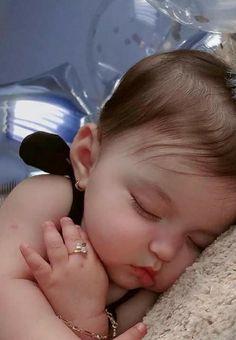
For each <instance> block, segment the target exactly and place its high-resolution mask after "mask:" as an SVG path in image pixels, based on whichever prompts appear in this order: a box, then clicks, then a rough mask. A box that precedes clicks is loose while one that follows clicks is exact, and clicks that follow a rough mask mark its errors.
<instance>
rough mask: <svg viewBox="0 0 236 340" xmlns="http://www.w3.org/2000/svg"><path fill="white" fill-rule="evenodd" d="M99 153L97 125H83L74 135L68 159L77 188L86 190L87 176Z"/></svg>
mask: <svg viewBox="0 0 236 340" xmlns="http://www.w3.org/2000/svg"><path fill="white" fill-rule="evenodd" d="M99 152H100V143H99V138H98V129H97V125H96V124H93V123H89V124H86V125H84V126H83V127H82V128H80V130H79V131H78V133H77V134H76V136H75V138H74V140H73V142H72V144H71V148H70V159H71V163H72V166H73V170H74V175H75V179H76V180H79V186H80V187H81V188H83V189H85V188H86V185H87V181H88V178H89V174H90V171H91V169H92V168H93V166H94V165H95V164H96V161H97V159H98V156H99Z"/></svg>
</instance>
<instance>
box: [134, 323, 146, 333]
mask: <svg viewBox="0 0 236 340" xmlns="http://www.w3.org/2000/svg"><path fill="white" fill-rule="evenodd" d="M136 328H137V330H138V331H139V332H140V333H144V332H145V333H146V332H147V326H146V325H145V324H144V323H142V322H140V323H138V324H137V325H136Z"/></svg>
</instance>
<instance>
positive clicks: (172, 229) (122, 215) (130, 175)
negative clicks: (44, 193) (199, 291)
mask: <svg viewBox="0 0 236 340" xmlns="http://www.w3.org/2000/svg"><path fill="white" fill-rule="evenodd" d="M146 135H148V131H145V128H142V129H140V131H137V132H135V133H134V134H132V135H131V136H130V135H129V134H125V135H123V136H122V138H120V139H119V138H118V139H116V140H115V141H114V142H110V143H109V144H108V145H106V146H105V147H103V148H102V147H100V146H99V143H98V140H97V137H96V127H95V126H93V125H91V126H89V127H85V128H84V129H83V131H82V132H81V135H79V136H77V138H78V139H77V142H78V143H77V145H76V140H75V142H74V145H75V149H74V148H73V147H72V157H74V158H73V159H74V160H73V164H74V165H75V173H76V175H77V178H80V184H81V185H83V186H84V188H86V191H85V210H84V218H83V222H82V227H83V228H84V230H86V232H87V234H88V237H89V239H90V241H91V243H92V244H93V247H94V248H95V249H96V252H97V254H98V256H99V257H100V259H101V261H102V262H103V264H104V266H105V268H106V270H107V272H108V274H109V277H110V278H111V279H112V280H113V281H114V282H115V283H116V284H117V285H118V286H121V287H123V288H125V289H133V288H137V287H145V288H148V289H150V290H153V291H156V292H161V291H164V290H166V289H167V288H168V287H170V286H171V285H172V284H173V283H174V282H175V280H176V279H177V278H178V277H179V276H180V275H181V273H182V272H183V271H184V270H185V268H186V267H187V266H189V265H190V264H192V263H193V261H194V260H195V259H196V257H197V256H198V255H199V254H200V251H201V249H204V248H205V247H206V246H207V245H209V244H210V243H211V242H212V241H213V240H214V239H215V238H216V237H217V236H218V235H219V234H220V233H222V232H223V231H224V230H225V229H226V227H227V226H228V225H229V223H230V222H231V221H232V219H233V218H234V215H235V208H234V207H235V199H236V194H232V193H230V191H229V188H230V184H229V183H228V182H226V180H225V181H224V180H222V179H220V178H215V177H207V176H205V174H204V173H202V172H200V171H197V170H196V169H193V168H191V167H190V166H188V164H186V162H185V163H184V162H183V160H182V158H181V156H180V157H170V156H165V154H163V153H159V151H158V149H157V148H150V149H148V150H147V151H145V152H143V153H141V152H138V149H137V146H136V145H135V140H138V139H140V136H146ZM81 136H82V138H81ZM135 137H136V138H135ZM156 138H157V137H156ZM144 139H145V137H144ZM157 139H158V138H157ZM74 151H75V152H74ZM171 151H172V150H168V152H170V153H171ZM76 156H77V158H76ZM157 156H159V157H157ZM147 159H149V161H147ZM193 173H194V174H193ZM157 187H158V188H157ZM124 235H125V237H124ZM133 266H135V267H136V266H137V267H151V268H152V269H153V270H155V271H156V273H155V276H154V282H152V283H150V282H147V280H145V279H144V278H143V275H142V274H141V275H140V273H139V272H138V273H137V271H135V270H134V268H133Z"/></svg>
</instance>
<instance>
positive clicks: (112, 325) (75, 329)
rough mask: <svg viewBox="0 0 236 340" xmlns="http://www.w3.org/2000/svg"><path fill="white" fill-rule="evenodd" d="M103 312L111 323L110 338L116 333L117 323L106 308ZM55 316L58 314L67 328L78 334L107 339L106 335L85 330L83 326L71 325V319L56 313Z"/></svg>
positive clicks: (101, 339) (102, 339)
mask: <svg viewBox="0 0 236 340" xmlns="http://www.w3.org/2000/svg"><path fill="white" fill-rule="evenodd" d="M105 312H106V315H107V317H108V320H109V322H110V324H111V328H112V338H115V337H116V334H117V327H118V323H117V322H116V321H115V319H114V318H113V315H112V314H111V313H110V312H108V310H107V309H105ZM57 316H58V318H59V319H61V320H62V321H63V322H64V323H65V325H66V326H67V327H68V328H70V329H72V330H73V331H75V332H78V333H79V334H84V335H86V336H89V337H90V338H93V339H97V340H106V339H108V336H107V335H101V334H97V333H95V332H90V331H87V330H85V329H83V328H80V327H78V326H75V325H73V323H72V322H71V321H69V320H66V319H63V317H62V316H61V315H57Z"/></svg>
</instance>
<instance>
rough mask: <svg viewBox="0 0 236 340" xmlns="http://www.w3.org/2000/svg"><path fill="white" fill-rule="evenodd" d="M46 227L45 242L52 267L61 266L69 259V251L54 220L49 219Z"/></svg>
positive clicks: (45, 224)
mask: <svg viewBox="0 0 236 340" xmlns="http://www.w3.org/2000/svg"><path fill="white" fill-rule="evenodd" d="M43 227H44V242H45V247H46V250H47V255H48V260H49V262H50V264H51V265H52V267H54V266H57V265H58V266H59V265H62V264H64V263H66V262H67V261H68V252H67V249H66V246H65V244H64V242H63V239H62V237H61V235H60V233H59V231H58V230H57V228H56V226H55V225H54V223H53V222H51V221H47V222H45V223H44V225H43Z"/></svg>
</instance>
